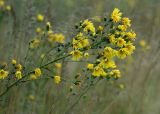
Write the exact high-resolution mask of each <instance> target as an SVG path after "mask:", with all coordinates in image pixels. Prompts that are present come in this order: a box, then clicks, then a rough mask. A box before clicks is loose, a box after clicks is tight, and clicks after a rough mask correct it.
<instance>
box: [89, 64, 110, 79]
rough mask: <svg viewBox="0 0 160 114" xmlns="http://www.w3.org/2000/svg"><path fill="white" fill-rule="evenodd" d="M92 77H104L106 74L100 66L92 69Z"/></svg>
mask: <svg viewBox="0 0 160 114" xmlns="http://www.w3.org/2000/svg"><path fill="white" fill-rule="evenodd" d="M92 75H93V76H96V77H97V76H106V75H107V73H106V72H105V71H104V70H103V68H102V67H101V66H99V65H98V66H96V67H95V68H94V69H93V73H92Z"/></svg>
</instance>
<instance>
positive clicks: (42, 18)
mask: <svg viewBox="0 0 160 114" xmlns="http://www.w3.org/2000/svg"><path fill="white" fill-rule="evenodd" d="M37 20H38V21H39V22H42V21H43V20H44V16H43V15H42V14H38V15H37Z"/></svg>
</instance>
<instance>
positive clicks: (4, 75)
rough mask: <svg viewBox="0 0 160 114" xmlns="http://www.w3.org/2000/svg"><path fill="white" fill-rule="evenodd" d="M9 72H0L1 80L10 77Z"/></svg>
mask: <svg viewBox="0 0 160 114" xmlns="http://www.w3.org/2000/svg"><path fill="white" fill-rule="evenodd" d="M8 74H9V72H8V71H5V70H3V69H1V70H0V79H4V78H6V77H7V76H8Z"/></svg>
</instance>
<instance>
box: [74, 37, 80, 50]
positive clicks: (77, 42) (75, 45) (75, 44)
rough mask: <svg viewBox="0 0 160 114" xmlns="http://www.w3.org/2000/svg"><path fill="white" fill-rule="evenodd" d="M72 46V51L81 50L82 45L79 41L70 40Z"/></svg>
mask: <svg viewBox="0 0 160 114" xmlns="http://www.w3.org/2000/svg"><path fill="white" fill-rule="evenodd" d="M72 46H73V48H74V49H81V48H82V44H81V43H80V42H79V40H75V39H73V40H72Z"/></svg>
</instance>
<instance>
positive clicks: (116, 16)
mask: <svg viewBox="0 0 160 114" xmlns="http://www.w3.org/2000/svg"><path fill="white" fill-rule="evenodd" d="M121 16H122V13H121V12H120V10H119V9H118V8H115V9H114V10H113V12H112V14H111V19H112V20H113V22H115V23H117V22H119V21H120V20H121Z"/></svg>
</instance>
